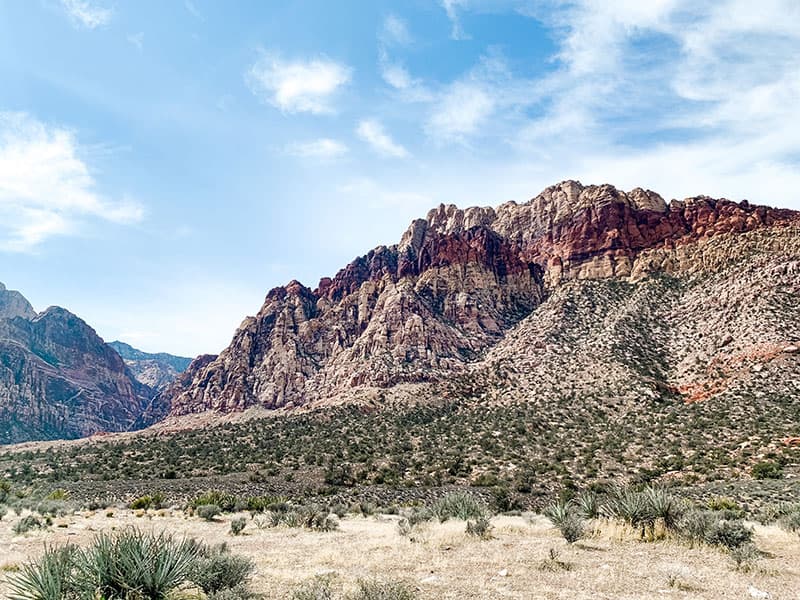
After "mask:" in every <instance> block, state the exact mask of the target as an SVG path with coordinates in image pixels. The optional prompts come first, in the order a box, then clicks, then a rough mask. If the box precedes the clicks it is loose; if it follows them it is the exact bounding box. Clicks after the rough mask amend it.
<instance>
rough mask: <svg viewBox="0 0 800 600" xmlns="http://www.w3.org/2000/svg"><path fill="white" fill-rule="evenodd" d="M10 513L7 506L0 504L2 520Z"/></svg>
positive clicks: (0, 519)
mask: <svg viewBox="0 0 800 600" xmlns="http://www.w3.org/2000/svg"><path fill="white" fill-rule="evenodd" d="M6 514H8V509H7V508H6V507H5V506H2V505H0V521H2V520H3V517H5V516H6Z"/></svg>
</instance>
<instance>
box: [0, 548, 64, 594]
mask: <svg viewBox="0 0 800 600" xmlns="http://www.w3.org/2000/svg"><path fill="white" fill-rule="evenodd" d="M78 553H79V550H78V548H77V547H75V546H72V545H67V546H61V547H45V549H44V554H43V555H42V557H41V558H40V559H39V560H38V561H36V562H30V563H28V564H26V565H24V566H23V567H22V569H21V570H20V571H19V572H18V573H14V574H13V575H11V576H9V578H8V584H9V587H10V589H11V594H10V596H9V597H10V598H11V600H71V599H73V598H78V596H77V588H76V583H75V577H74V571H75V560H76V556H77V555H78Z"/></svg>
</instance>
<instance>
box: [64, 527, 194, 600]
mask: <svg viewBox="0 0 800 600" xmlns="http://www.w3.org/2000/svg"><path fill="white" fill-rule="evenodd" d="M198 554H199V550H198V546H197V545H196V544H194V543H192V542H189V541H186V540H176V539H175V538H173V537H172V536H171V535H169V534H166V533H161V534H153V533H145V532H141V531H139V530H137V529H124V530H122V531H120V532H117V533H115V534H104V533H101V534H100V535H98V536H97V537H96V538H95V539H94V541H93V542H92V545H91V546H89V547H88V548H87V549H86V550H84V551H83V552H81V553H78V554H76V559H77V560H76V585H77V587H78V590H79V592H80V594H79V597H85V598H108V599H116V598H120V599H121V598H131V597H133V598H147V599H148V600H163V599H164V598H166V597H167V596H168V594H169V593H170V592H171V591H173V590H174V589H175V588H177V587H178V586H179V585H181V584H182V583H183V582H184V581H186V580H187V579H188V578H189V575H190V573H191V572H192V570H193V568H194V566H195V562H196V561H197V558H198Z"/></svg>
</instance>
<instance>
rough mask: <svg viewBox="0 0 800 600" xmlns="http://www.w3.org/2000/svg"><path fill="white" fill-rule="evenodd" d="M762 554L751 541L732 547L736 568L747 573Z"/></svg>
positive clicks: (732, 556)
mask: <svg viewBox="0 0 800 600" xmlns="http://www.w3.org/2000/svg"><path fill="white" fill-rule="evenodd" d="M759 556H760V552H759V551H758V548H756V546H755V544H752V543H750V542H748V543H746V544H741V545H739V546H736V547H735V548H732V549H731V558H732V559H733V564H734V568H735V569H736V570H737V571H742V572H745V573H748V572H750V571H751V570H752V569H753V567H754V566H755V563H756V561H757V560H758V558H759Z"/></svg>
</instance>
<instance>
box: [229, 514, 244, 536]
mask: <svg viewBox="0 0 800 600" xmlns="http://www.w3.org/2000/svg"><path fill="white" fill-rule="evenodd" d="M245 525H247V519H245V518H244V517H239V518H238V519H233V520H232V521H231V534H232V535H239V534H240V533H242V531H244V528H245Z"/></svg>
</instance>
